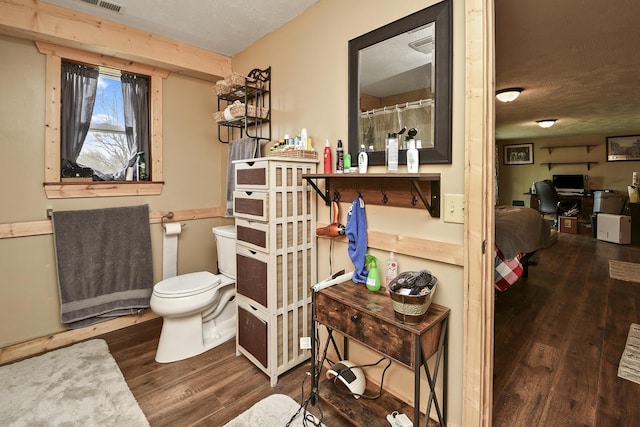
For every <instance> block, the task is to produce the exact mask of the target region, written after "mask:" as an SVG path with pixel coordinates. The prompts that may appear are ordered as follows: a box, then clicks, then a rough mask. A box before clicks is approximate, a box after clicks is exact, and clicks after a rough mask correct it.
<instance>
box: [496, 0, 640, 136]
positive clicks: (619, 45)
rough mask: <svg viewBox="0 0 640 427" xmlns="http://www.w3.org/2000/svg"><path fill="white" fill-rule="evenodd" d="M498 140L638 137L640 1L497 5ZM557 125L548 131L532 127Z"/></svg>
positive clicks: (532, 0)
mask: <svg viewBox="0 0 640 427" xmlns="http://www.w3.org/2000/svg"><path fill="white" fill-rule="evenodd" d="M495 13H496V88H497V89H503V88H507V87H522V88H524V92H522V94H521V95H520V98H518V99H517V100H516V101H514V102H513V103H510V104H504V103H502V102H499V101H496V138H497V139H512V138H535V137H543V136H545V137H546V136H566V135H579V134H606V135H610V136H613V135H628V134H635V133H638V132H639V131H640V84H639V83H640V30H639V29H638V28H639V27H638V25H639V24H638V23H639V21H640V1H638V0H615V1H603V0H562V1H557V0H517V1H514V0H495ZM546 118H555V119H558V121H557V122H556V124H555V125H554V126H553V127H551V128H549V129H541V128H539V127H538V126H537V125H536V123H535V121H536V120H540V119H546Z"/></svg>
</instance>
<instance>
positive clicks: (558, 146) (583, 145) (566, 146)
mask: <svg viewBox="0 0 640 427" xmlns="http://www.w3.org/2000/svg"><path fill="white" fill-rule="evenodd" d="M597 146H598V145H596V144H581V145H548V146H543V147H540V148H546V149H547V151H549V154H551V152H552V151H553V150H555V149H556V148H580V147H584V148H586V149H587V153H589V152H590V151H591V148H593V147H597ZM591 163H594V162H591Z"/></svg>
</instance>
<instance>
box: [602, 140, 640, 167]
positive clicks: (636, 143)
mask: <svg viewBox="0 0 640 427" xmlns="http://www.w3.org/2000/svg"><path fill="white" fill-rule="evenodd" d="M629 160H631V161H633V160H636V161H637V160H640V135H627V136H608V137H607V161H608V162H619V161H629Z"/></svg>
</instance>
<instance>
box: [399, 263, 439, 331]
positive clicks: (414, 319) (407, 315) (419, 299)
mask: <svg viewBox="0 0 640 427" xmlns="http://www.w3.org/2000/svg"><path fill="white" fill-rule="evenodd" d="M411 274H414V272H406V273H402V275H405V277H406V276H407V275H411ZM429 276H430V277H431V278H432V279H433V281H432V283H431V284H430V286H429V287H425V288H423V289H422V291H421V292H420V293H419V294H417V295H406V294H404V293H400V291H401V290H402V286H401V285H398V283H397V282H396V279H398V278H396V279H394V281H392V282H391V283H390V284H389V295H390V296H391V305H392V306H393V312H394V314H395V316H396V319H398V320H400V321H401V322H404V323H409V324H417V323H421V322H422V321H424V319H426V317H427V311H428V310H429V306H430V305H431V301H433V295H434V294H435V292H436V286H437V284H438V281H437V279H436V278H435V276H431V275H429ZM398 277H401V275H399V276H398Z"/></svg>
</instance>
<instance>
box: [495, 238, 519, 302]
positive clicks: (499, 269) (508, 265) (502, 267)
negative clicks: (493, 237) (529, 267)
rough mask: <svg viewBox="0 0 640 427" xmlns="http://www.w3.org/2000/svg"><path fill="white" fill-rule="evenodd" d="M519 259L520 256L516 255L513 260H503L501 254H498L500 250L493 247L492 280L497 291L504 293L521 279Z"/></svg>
mask: <svg viewBox="0 0 640 427" xmlns="http://www.w3.org/2000/svg"><path fill="white" fill-rule="evenodd" d="M521 257H522V254H518V255H516V256H515V258H512V259H505V258H504V255H502V252H500V248H498V247H497V246H495V272H494V274H493V278H494V282H495V287H496V289H497V290H499V291H501V292H502V291H506V290H507V289H509V287H510V286H511V285H513V284H514V283H516V282H517V281H518V279H519V278H520V277H522V272H523V268H522V264H521V263H520V258H521Z"/></svg>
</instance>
